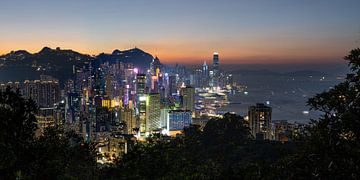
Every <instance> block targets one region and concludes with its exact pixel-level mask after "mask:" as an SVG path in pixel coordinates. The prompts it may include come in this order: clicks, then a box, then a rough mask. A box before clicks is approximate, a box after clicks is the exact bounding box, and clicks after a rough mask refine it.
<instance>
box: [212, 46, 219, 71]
mask: <svg viewBox="0 0 360 180" xmlns="http://www.w3.org/2000/svg"><path fill="white" fill-rule="evenodd" d="M213 70H214V73H215V75H217V74H216V73H218V72H219V53H217V52H214V55H213Z"/></svg>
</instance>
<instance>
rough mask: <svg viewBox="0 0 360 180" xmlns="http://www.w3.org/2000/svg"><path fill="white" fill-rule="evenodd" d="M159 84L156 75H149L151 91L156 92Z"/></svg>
mask: <svg viewBox="0 0 360 180" xmlns="http://www.w3.org/2000/svg"><path fill="white" fill-rule="evenodd" d="M158 91H159V84H158V76H151V92H158Z"/></svg>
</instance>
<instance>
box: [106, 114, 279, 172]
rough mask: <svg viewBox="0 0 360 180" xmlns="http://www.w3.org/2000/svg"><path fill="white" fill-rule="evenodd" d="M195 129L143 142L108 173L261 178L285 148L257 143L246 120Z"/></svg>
mask: <svg viewBox="0 0 360 180" xmlns="http://www.w3.org/2000/svg"><path fill="white" fill-rule="evenodd" d="M199 128H200V127H199V126H196V125H191V126H190V127H189V128H186V129H184V134H183V136H181V137H177V138H175V139H171V140H169V139H168V138H167V137H158V138H155V139H150V140H149V141H147V142H144V143H142V142H138V144H137V145H135V146H134V147H133V149H132V150H131V151H130V152H129V153H128V154H126V155H124V156H123V157H122V158H121V159H119V162H118V163H117V165H116V167H114V168H110V169H107V171H105V172H104V174H106V175H107V178H113V179H128V178H130V179H132V178H140V179H234V178H242V177H249V178H262V177H263V176H264V175H265V174H266V172H267V171H268V170H269V168H267V167H268V165H269V164H270V163H272V162H274V161H275V160H277V159H278V158H279V157H280V156H281V154H280V153H279V152H282V151H281V150H280V149H281V148H282V147H283V146H284V145H283V144H280V143H277V142H267V141H266V142H265V141H264V142H255V141H252V140H251V137H250V132H249V129H248V128H247V127H246V124H245V122H244V121H243V118H242V117H241V116H238V115H235V114H225V115H224V117H223V118H215V119H211V120H210V121H209V122H208V123H207V125H206V126H205V128H204V130H203V131H201V130H200V129H199Z"/></svg>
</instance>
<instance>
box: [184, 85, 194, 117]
mask: <svg viewBox="0 0 360 180" xmlns="http://www.w3.org/2000/svg"><path fill="white" fill-rule="evenodd" d="M180 95H181V97H182V108H183V109H184V110H190V111H191V112H194V103H195V88H193V87H190V86H186V87H182V88H181V90H180Z"/></svg>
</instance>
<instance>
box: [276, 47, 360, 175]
mask: <svg viewBox="0 0 360 180" xmlns="http://www.w3.org/2000/svg"><path fill="white" fill-rule="evenodd" d="M345 60H347V61H348V63H349V67H350V69H351V73H349V74H348V75H347V77H346V79H345V81H344V82H342V83H340V84H339V85H337V86H335V87H334V88H333V89H331V90H329V91H326V92H323V93H321V94H318V95H316V96H315V97H313V98H311V99H309V101H308V104H309V105H310V107H311V108H312V109H314V110H318V111H321V112H323V115H322V116H321V118H320V119H318V120H313V121H312V126H311V127H310V128H309V129H308V133H307V134H305V138H304V139H303V141H302V142H301V146H300V147H302V148H300V149H299V151H298V152H297V153H296V154H295V155H293V156H290V157H288V158H287V159H285V160H283V161H282V162H281V163H279V166H280V168H279V169H280V170H279V173H280V174H281V175H280V177H283V178H289V179H293V178H306V179H311V178H320V179H359V178H360V139H359V138H360V49H354V50H352V51H351V52H350V55H348V56H346V57H345Z"/></svg>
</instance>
